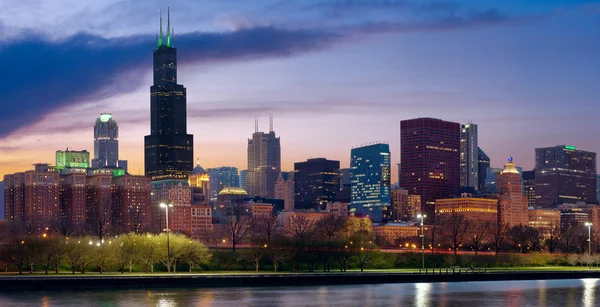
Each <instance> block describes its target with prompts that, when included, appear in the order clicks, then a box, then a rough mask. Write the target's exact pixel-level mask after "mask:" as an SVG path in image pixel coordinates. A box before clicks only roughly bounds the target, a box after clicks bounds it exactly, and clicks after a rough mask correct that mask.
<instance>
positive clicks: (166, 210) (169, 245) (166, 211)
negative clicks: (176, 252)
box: [160, 203, 173, 272]
mask: <svg viewBox="0 0 600 307" xmlns="http://www.w3.org/2000/svg"><path fill="white" fill-rule="evenodd" d="M160 207H161V208H165V221H166V225H165V226H166V227H167V228H166V229H165V231H166V232H167V259H169V261H168V262H167V263H170V259H171V242H169V208H171V207H173V204H165V203H161V204H160ZM168 271H169V272H170V271H171V268H168Z"/></svg>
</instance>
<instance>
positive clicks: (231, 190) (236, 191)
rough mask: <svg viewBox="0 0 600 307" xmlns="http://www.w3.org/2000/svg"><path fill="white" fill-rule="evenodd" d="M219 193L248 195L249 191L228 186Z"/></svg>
mask: <svg viewBox="0 0 600 307" xmlns="http://www.w3.org/2000/svg"><path fill="white" fill-rule="evenodd" d="M219 195H248V192H246V190H244V189H242V188H238V187H226V188H224V189H223V190H221V192H219Z"/></svg>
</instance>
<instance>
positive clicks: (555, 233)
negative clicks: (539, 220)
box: [542, 223, 560, 254]
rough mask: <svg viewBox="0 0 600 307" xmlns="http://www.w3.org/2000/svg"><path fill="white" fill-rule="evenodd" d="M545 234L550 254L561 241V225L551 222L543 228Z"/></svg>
mask: <svg viewBox="0 0 600 307" xmlns="http://www.w3.org/2000/svg"><path fill="white" fill-rule="evenodd" d="M542 233H543V236H544V237H545V238H546V240H545V243H546V246H547V247H548V252H550V254H552V253H554V252H555V251H556V249H557V248H558V245H559V243H560V225H555V224H554V223H550V225H548V227H546V228H544V229H543V230H542Z"/></svg>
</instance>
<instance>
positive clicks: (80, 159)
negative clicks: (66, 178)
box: [55, 148, 90, 170]
mask: <svg viewBox="0 0 600 307" xmlns="http://www.w3.org/2000/svg"><path fill="white" fill-rule="evenodd" d="M89 167H90V153H89V152H88V151H87V150H69V149H68V148H67V150H57V151H56V167H55V168H56V169H57V170H64V169H66V168H89Z"/></svg>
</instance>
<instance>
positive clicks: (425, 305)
mask: <svg viewBox="0 0 600 307" xmlns="http://www.w3.org/2000/svg"><path fill="white" fill-rule="evenodd" d="M431 285H432V284H430V283H418V284H415V307H429V300H430V296H431Z"/></svg>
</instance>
